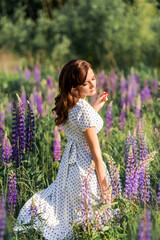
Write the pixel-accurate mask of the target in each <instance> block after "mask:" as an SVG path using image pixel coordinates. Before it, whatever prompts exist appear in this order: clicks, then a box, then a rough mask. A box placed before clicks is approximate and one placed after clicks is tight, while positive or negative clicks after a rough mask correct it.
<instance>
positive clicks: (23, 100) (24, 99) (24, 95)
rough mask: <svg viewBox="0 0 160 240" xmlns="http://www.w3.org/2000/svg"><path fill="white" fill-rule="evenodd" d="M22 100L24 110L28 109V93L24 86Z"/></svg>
mask: <svg viewBox="0 0 160 240" xmlns="http://www.w3.org/2000/svg"><path fill="white" fill-rule="evenodd" d="M21 100H22V102H23V106H24V108H26V105H27V97H26V91H25V89H24V86H22V89H21Z"/></svg>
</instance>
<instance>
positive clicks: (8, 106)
mask: <svg viewBox="0 0 160 240" xmlns="http://www.w3.org/2000/svg"><path fill="white" fill-rule="evenodd" d="M11 112H12V104H11V103H9V102H8V103H7V110H6V115H9V114H10V113H11Z"/></svg>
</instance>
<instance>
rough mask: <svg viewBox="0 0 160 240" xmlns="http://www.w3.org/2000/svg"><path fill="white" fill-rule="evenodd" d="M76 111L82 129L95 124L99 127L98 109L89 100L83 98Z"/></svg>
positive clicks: (77, 120) (77, 121)
mask: <svg viewBox="0 0 160 240" xmlns="http://www.w3.org/2000/svg"><path fill="white" fill-rule="evenodd" d="M76 111H77V112H76V115H77V116H76V124H77V126H78V127H79V128H80V129H81V130H82V131H85V130H86V129H88V128H90V127H93V126H94V127H96V129H97V119H96V111H95V110H94V109H93V107H92V106H91V105H90V104H89V103H88V102H86V101H85V100H83V101H82V102H81V104H80V105H79V107H78V108H77V109H76Z"/></svg>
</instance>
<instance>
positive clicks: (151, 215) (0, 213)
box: [0, 63, 160, 240]
mask: <svg viewBox="0 0 160 240" xmlns="http://www.w3.org/2000/svg"><path fill="white" fill-rule="evenodd" d="M59 71H60V70H55V69H53V68H49V69H47V70H45V69H44V70H43V68H42V67H40V65H39V64H38V63H36V65H35V66H34V67H29V68H27V69H19V68H18V67H16V68H15V73H13V74H5V73H0V88H1V90H2V91H1V95H0V153H1V154H0V240H1V239H7V240H8V239H14V240H16V239H18V240H23V239H44V238H43V234H42V231H43V218H41V215H40V214H39V213H38V209H37V207H36V205H35V202H34V199H32V206H31V209H30V210H29V211H30V215H31V221H30V223H29V224H27V225H25V226H24V231H21V232H14V231H13V227H14V225H15V223H16V218H17V216H18V213H19V210H20V209H21V207H22V206H23V205H24V203H25V202H26V201H27V200H28V199H29V198H30V197H31V196H32V195H33V194H34V193H36V192H38V191H40V190H42V189H44V188H47V187H48V186H49V185H50V184H51V183H52V182H53V181H54V180H55V179H56V175H57V172H58V168H59V164H60V161H61V156H62V154H63V151H64V149H65V145H66V137H65V133H64V131H63V127H62V126H58V127H55V123H54V114H53V113H52V108H53V107H54V98H55V97H56V95H57V93H58V75H59ZM96 77H97V94H100V93H101V92H102V91H107V92H108V93H109V98H108V101H107V102H106V103H105V105H104V106H103V108H102V109H101V110H100V111H99V114H100V115H101V116H102V118H103V121H104V125H103V129H102V130H101V132H100V134H99V141H100V146H101V151H102V157H103V160H104V162H105V163H106V166H107V168H108V171H109V173H110V176H111V185H112V186H111V188H110V191H111V190H112V193H113V198H114V199H113V202H112V203H111V204H107V203H106V204H104V203H103V202H100V203H99V205H98V206H92V205H91V197H92V196H91V192H90V185H89V181H90V180H89V179H90V174H91V173H92V171H93V170H94V164H92V165H91V168H90V171H89V173H88V175H87V176H86V177H84V181H83V185H82V200H81V210H80V212H79V213H78V214H79V215H80V216H81V221H80V222H73V229H74V238H75V239H95V240H96V239H97V240H98V239H110V240H115V239H123V240H125V239H126V240H128V239H133V240H136V239H139V240H142V239H143V240H145V239H146V240H148V239H152V240H158V239H160V156H159V151H160V100H159V92H158V88H159V80H158V77H159V76H158V73H157V71H156V70H150V69H147V68H144V67H141V68H138V67H137V68H131V69H130V70H128V71H126V72H125V73H124V72H123V71H118V70H115V69H112V70H111V71H108V72H107V71H99V72H98V73H96ZM95 99H96V95H95V96H93V97H92V98H89V97H88V101H89V102H90V104H91V105H92V103H94V101H95ZM36 218H39V220H40V221H41V223H42V224H41V225H40V226H39V228H38V229H36V230H35V229H34V221H35V219H36Z"/></svg>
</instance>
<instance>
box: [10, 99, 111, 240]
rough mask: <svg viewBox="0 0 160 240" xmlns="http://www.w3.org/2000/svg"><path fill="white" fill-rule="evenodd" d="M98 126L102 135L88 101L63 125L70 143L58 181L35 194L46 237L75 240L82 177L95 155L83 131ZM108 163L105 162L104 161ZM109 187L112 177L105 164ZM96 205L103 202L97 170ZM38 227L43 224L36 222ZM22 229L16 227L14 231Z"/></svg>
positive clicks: (24, 213)
mask: <svg viewBox="0 0 160 240" xmlns="http://www.w3.org/2000/svg"><path fill="white" fill-rule="evenodd" d="M92 126H94V127H96V132H97V133H98V132H99V131H100V130H101V129H102V127H103V120H102V118H101V117H100V115H99V114H98V113H97V112H96V111H95V109H94V108H93V107H92V106H91V105H90V104H89V103H88V102H87V101H86V100H84V99H82V98H80V99H79V101H78V102H77V104H76V105H75V106H74V107H73V108H72V109H71V110H69V116H68V120H67V122H66V123H65V124H64V125H63V129H64V132H65V134H66V137H67V144H66V147H65V150H64V153H63V156H62V159H61V162H60V165H59V169H58V173H57V176H56V179H55V180H54V182H53V183H52V184H50V186H49V187H48V188H46V189H43V190H41V191H39V192H38V193H35V194H34V195H33V196H32V197H33V198H34V201H35V205H36V207H37V209H38V213H41V216H42V218H44V219H45V224H44V226H43V236H44V238H45V239H48V240H65V239H67V240H71V239H73V229H72V221H74V220H76V221H77V220H78V217H79V215H78V214H77V212H78V210H79V209H80V203H81V201H80V200H81V183H82V177H83V176H84V175H86V174H87V173H88V170H89V168H90V165H91V160H92V156H91V152H90V149H89V147H88V145H87V141H86V139H85V136H84V133H83V131H85V130H86V129H87V128H90V127H92ZM103 163H104V162H103ZM104 167H105V171H106V176H107V178H108V182H109V185H110V184H111V181H110V176H109V173H108V170H107V168H106V165H105V163H104ZM90 186H91V192H92V196H93V200H92V203H93V204H96V203H97V201H99V200H100V199H101V191H100V186H99V183H98V178H97V175H96V172H95V170H94V171H93V172H92V173H91V182H90ZM32 197H31V198H30V199H29V200H28V201H27V202H26V203H25V204H24V206H23V207H22V208H21V210H20V212H19V215H18V218H17V220H18V221H19V222H21V221H22V220H24V224H25V223H28V222H29V221H30V220H31V216H30V215H29V209H30V206H31V204H32ZM35 224H36V226H38V225H39V224H40V222H39V220H38V219H36V222H35ZM18 229H21V228H20V227H18V226H17V225H15V227H14V230H15V231H16V230H18Z"/></svg>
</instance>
